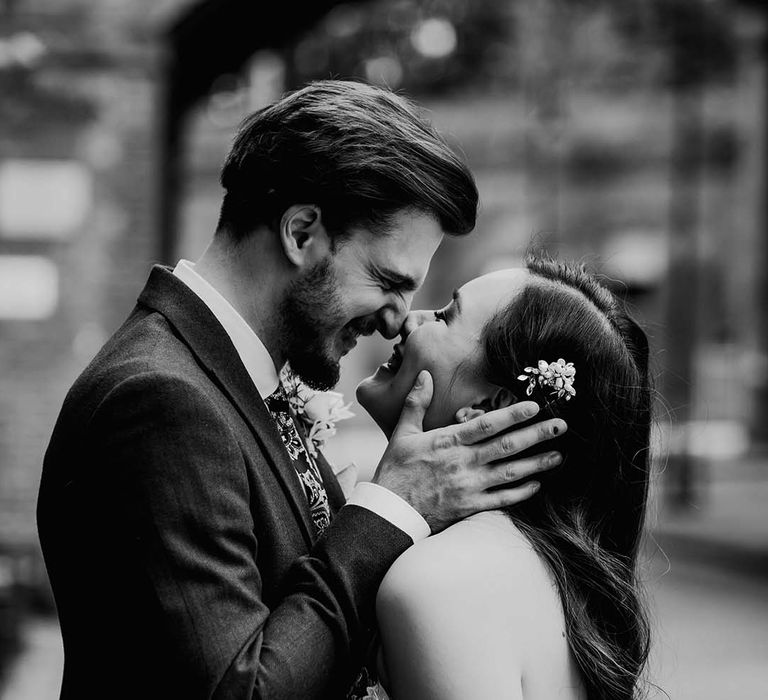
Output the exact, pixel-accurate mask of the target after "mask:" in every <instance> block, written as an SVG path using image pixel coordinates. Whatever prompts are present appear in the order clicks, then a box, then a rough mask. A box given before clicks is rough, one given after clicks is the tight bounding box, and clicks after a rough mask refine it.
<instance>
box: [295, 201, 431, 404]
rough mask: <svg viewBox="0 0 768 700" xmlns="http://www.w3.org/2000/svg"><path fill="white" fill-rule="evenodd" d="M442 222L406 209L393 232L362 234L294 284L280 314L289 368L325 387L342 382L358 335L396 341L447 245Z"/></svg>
mask: <svg viewBox="0 0 768 700" xmlns="http://www.w3.org/2000/svg"><path fill="white" fill-rule="evenodd" d="M442 237H443V232H442V230H441V228H440V225H439V223H438V222H437V220H436V219H435V218H434V217H432V216H429V215H427V214H422V213H418V212H414V211H409V210H404V211H401V212H399V213H398V214H397V215H396V216H395V217H394V218H393V221H392V226H391V229H390V230H389V232H388V233H387V234H384V235H374V234H372V233H370V232H368V231H365V230H362V229H356V230H353V232H352V233H351V235H350V236H349V237H348V238H347V239H345V240H344V241H343V242H340V243H338V244H337V246H336V251H335V252H334V253H331V254H329V256H328V257H327V258H325V259H324V260H321V261H320V262H319V263H317V264H316V265H315V266H314V267H312V268H311V269H309V270H307V271H306V272H305V273H304V274H303V275H302V276H301V277H299V278H298V279H297V280H295V281H294V282H293V283H292V284H291V285H290V287H289V289H288V293H287V294H286V298H285V300H284V302H283V304H282V307H281V309H280V317H281V318H282V319H283V322H284V330H283V342H284V343H285V346H286V353H287V356H288V360H289V362H290V363H291V368H292V369H293V370H294V371H295V372H296V373H297V374H298V375H299V376H300V377H301V378H302V379H303V380H304V381H305V382H306V383H307V384H309V385H310V386H313V387H314V388H316V389H320V390H324V389H330V388H331V387H333V386H334V385H335V384H336V383H337V382H338V380H339V360H340V359H341V357H342V356H343V355H346V354H347V353H348V352H349V351H350V350H351V349H352V348H353V347H355V345H356V344H357V340H356V339H357V336H359V335H371V334H372V333H373V332H374V331H376V330H378V331H379V332H380V333H381V334H382V335H383V336H384V337H385V338H394V337H395V336H396V335H397V333H398V332H399V330H400V327H401V326H402V324H403V321H404V320H405V316H406V314H407V313H408V310H409V309H410V306H411V302H412V301H413V295H414V293H415V292H416V290H417V289H418V288H419V287H420V286H421V284H422V283H423V282H424V278H425V277H426V275H427V271H428V269H429V263H430V260H431V259H432V256H433V255H434V254H435V251H436V250H437V246H438V245H439V244H440V241H441V240H442Z"/></svg>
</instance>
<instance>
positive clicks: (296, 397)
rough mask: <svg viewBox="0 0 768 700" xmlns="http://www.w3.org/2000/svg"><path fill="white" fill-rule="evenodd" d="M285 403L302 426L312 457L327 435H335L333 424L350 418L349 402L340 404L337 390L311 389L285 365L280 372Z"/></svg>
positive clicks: (320, 447)
mask: <svg viewBox="0 0 768 700" xmlns="http://www.w3.org/2000/svg"><path fill="white" fill-rule="evenodd" d="M281 379H282V381H283V386H284V387H285V391H286V393H287V394H288V403H289V404H290V405H291V408H293V410H294V411H295V412H296V416H297V417H298V418H299V419H301V422H302V423H303V424H304V426H305V428H306V434H307V450H308V451H309V453H310V454H311V455H312V456H313V457H316V456H317V451H318V450H321V449H323V447H324V446H325V443H326V442H327V441H328V439H329V438H332V437H333V436H334V435H336V423H337V422H338V421H340V420H346V419H347V418H352V417H353V416H354V415H355V414H354V413H352V411H350V410H349V407H350V406H351V405H352V404H351V403H347V404H345V403H344V395H343V394H340V393H339V392H338V391H315V390H314V389H310V388H309V387H308V386H307V385H306V384H304V382H302V381H301V380H300V379H299V378H298V377H296V376H295V375H294V374H293V373H292V372H291V371H290V369H289V368H287V366H286V368H284V369H283V372H282V373H281Z"/></svg>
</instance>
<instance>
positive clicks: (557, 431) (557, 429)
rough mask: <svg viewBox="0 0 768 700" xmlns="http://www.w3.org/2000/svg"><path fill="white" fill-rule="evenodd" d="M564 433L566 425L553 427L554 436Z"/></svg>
mask: <svg viewBox="0 0 768 700" xmlns="http://www.w3.org/2000/svg"><path fill="white" fill-rule="evenodd" d="M562 432H565V423H558V424H556V425H553V426H552V434H553V435H559V434H560V433H562Z"/></svg>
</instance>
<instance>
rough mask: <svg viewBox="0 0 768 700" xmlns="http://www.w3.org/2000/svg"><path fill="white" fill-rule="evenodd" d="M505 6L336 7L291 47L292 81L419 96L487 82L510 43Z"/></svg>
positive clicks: (399, 2)
mask: <svg viewBox="0 0 768 700" xmlns="http://www.w3.org/2000/svg"><path fill="white" fill-rule="evenodd" d="M510 7H511V4H508V3H503V2H502V3H500V2H498V1H497V0H473V1H472V2H467V0H430V1H419V0H395V1H394V2H393V1H392V0H374V1H373V2H370V3H361V4H345V5H340V6H338V7H337V8H335V9H334V10H333V11H331V12H330V13H329V14H328V16H327V17H326V18H325V19H324V21H323V22H322V23H321V24H320V25H319V26H318V27H316V28H315V29H313V30H312V31H311V32H309V33H307V34H306V35H305V36H304V37H303V39H302V40H300V41H299V42H298V44H297V46H296V48H295V49H294V51H293V56H292V57H293V69H294V71H295V78H296V83H297V84H301V83H303V82H306V81H308V80H315V79H322V78H327V77H331V76H332V77H338V76H342V77H349V76H357V77H363V78H368V79H370V80H374V81H375V82H383V83H386V84H389V85H390V86H391V87H393V88H399V87H403V88H406V89H407V90H409V91H414V92H421V93H424V92H443V91H446V90H448V89H454V88H460V87H463V86H465V85H466V84H468V83H471V82H479V83H486V82H487V81H489V80H492V79H493V78H494V77H495V76H497V75H498V71H499V68H500V67H502V66H500V63H501V62H502V61H503V51H504V48H505V47H506V46H508V45H509V43H510V41H511V39H512V37H511V35H510V32H511V23H510ZM502 68H503V67H502Z"/></svg>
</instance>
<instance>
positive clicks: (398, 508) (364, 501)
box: [346, 481, 432, 542]
mask: <svg viewBox="0 0 768 700" xmlns="http://www.w3.org/2000/svg"><path fill="white" fill-rule="evenodd" d="M346 505H354V506H360V507H361V508H367V509H368V510H370V511H373V512H374V513H376V515H378V516H380V517H382V518H384V520H387V521H388V522H390V523H392V525H394V526H395V527H396V528H398V529H400V530H402V531H403V532H404V533H405V534H406V535H408V536H409V537H410V538H411V539H412V540H413V541H414V542H418V541H419V540H423V539H425V538H427V537H429V535H430V534H432V530H431V529H430V527H429V525H427V521H426V520H424V518H422V517H421V515H420V514H419V513H418V511H416V509H415V508H413V506H411V505H410V504H409V503H408V502H407V501H405V500H403V499H402V498H400V496H398V495H397V494H396V493H394V492H393V491H390V490H389V489H387V488H384V487H383V486H379V485H378V484H374V483H372V482H370V481H361V482H359V483H358V484H357V486H355V488H354V490H353V491H352V494H351V495H350V497H349V499H348V500H347V503H346Z"/></svg>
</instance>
